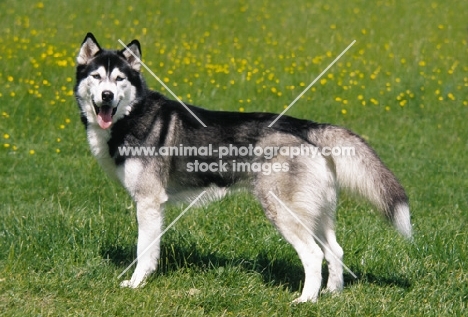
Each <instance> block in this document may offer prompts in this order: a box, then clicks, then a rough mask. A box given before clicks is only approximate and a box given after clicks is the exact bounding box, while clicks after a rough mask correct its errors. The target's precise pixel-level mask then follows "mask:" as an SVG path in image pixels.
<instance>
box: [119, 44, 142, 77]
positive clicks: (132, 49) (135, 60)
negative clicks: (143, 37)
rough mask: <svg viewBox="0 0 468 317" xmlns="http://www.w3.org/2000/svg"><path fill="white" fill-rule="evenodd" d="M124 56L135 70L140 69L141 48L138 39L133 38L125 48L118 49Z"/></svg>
mask: <svg viewBox="0 0 468 317" xmlns="http://www.w3.org/2000/svg"><path fill="white" fill-rule="evenodd" d="M120 52H121V53H122V55H123V56H124V57H125V59H126V60H127V62H128V63H129V64H130V66H131V67H132V68H133V69H134V70H136V71H138V72H139V71H140V68H141V48H140V42H138V40H133V41H132V42H130V44H128V45H127V47H126V48H124V49H123V50H121V51H120Z"/></svg>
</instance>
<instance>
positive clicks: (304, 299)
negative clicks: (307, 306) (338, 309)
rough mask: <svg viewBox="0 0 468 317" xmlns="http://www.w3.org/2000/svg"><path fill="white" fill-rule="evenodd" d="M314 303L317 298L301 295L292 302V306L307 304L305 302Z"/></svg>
mask: <svg viewBox="0 0 468 317" xmlns="http://www.w3.org/2000/svg"><path fill="white" fill-rule="evenodd" d="M316 301H317V296H305V295H301V296H300V297H298V298H296V299H295V300H293V301H292V303H293V304H299V303H307V302H311V303H315V302H316Z"/></svg>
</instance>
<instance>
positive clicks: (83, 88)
mask: <svg viewBox="0 0 468 317" xmlns="http://www.w3.org/2000/svg"><path fill="white" fill-rule="evenodd" d="M140 58H141V50H140V43H139V42H138V41H137V40H133V41H132V42H131V43H130V44H128V45H127V48H125V49H123V50H120V51H110V50H104V49H102V48H101V47H100V46H99V44H98V42H97V41H96V39H95V37H94V36H93V34H91V33H88V34H87V35H86V37H85V39H84V41H83V44H82V45H81V49H80V52H79V54H78V58H77V68H76V86H75V95H76V98H77V101H78V104H79V105H80V108H81V119H82V121H83V122H84V123H85V124H86V125H99V127H101V128H102V129H108V128H109V127H110V126H112V124H113V123H114V122H116V121H117V120H119V119H120V118H122V117H123V116H125V115H128V114H129V113H130V111H131V107H132V103H133V102H134V101H135V99H136V96H137V94H138V93H141V91H140V90H141V89H143V87H144V81H143V78H142V76H141V73H140V67H141V62H140V61H141V60H140Z"/></svg>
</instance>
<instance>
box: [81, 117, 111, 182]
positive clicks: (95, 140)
mask: <svg viewBox="0 0 468 317" xmlns="http://www.w3.org/2000/svg"><path fill="white" fill-rule="evenodd" d="M87 134H88V143H89V146H90V148H91V153H92V154H93V155H94V157H95V158H96V159H97V161H98V162H99V165H101V167H102V169H103V170H104V171H105V172H106V173H107V174H108V175H109V176H110V177H111V178H113V179H115V180H117V174H116V165H115V161H114V159H113V158H112V157H111V156H110V154H109V145H108V144H107V142H108V141H109V139H110V137H111V135H110V129H108V130H103V129H101V128H100V127H99V126H97V125H94V124H91V125H90V126H88V130H87Z"/></svg>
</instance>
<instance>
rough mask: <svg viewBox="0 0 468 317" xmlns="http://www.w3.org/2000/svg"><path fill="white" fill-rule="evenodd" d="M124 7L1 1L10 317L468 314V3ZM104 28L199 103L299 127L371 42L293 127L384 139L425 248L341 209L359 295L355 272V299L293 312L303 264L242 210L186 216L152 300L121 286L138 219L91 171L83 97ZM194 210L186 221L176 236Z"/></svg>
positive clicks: (108, 38) (168, 240) (107, 40)
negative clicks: (77, 84)
mask: <svg viewBox="0 0 468 317" xmlns="http://www.w3.org/2000/svg"><path fill="white" fill-rule="evenodd" d="M125 2H126V3H124V2H121V3H122V4H120V5H119V6H115V5H113V4H111V2H105V1H102V2H98V1H89V0H87V1H82V2H79V1H67V2H60V3H56V2H53V1H42V2H27V1H26V2H24V1H23V2H16V1H12V0H6V1H3V2H2V3H1V4H0V12H1V13H0V17H1V19H0V21H1V22H0V26H1V27H0V65H1V68H0V139H1V142H0V146H1V148H0V175H1V181H2V184H3V186H2V190H1V192H0V314H1V315H5V316H35V315H41V316H65V315H70V316H115V315H116V316H133V315H136V316H202V315H208V316H366V315H368V316H376V315H380V316H423V315H424V316H443V315H445V316H461V315H462V314H463V312H464V311H466V309H467V304H468V264H467V261H468V257H467V245H468V236H467V230H466V226H467V220H468V200H467V193H466V188H468V180H467V175H468V167H467V164H466V153H467V150H468V143H467V142H468V128H467V125H466V118H467V117H468V97H467V87H468V67H467V63H466V56H467V53H468V50H467V31H466V27H467V24H466V16H464V15H463V13H464V12H467V11H468V3H465V2H463V1H451V2H445V1H431V2H427V1H407V2H404V1H391V0H383V1H376V2H372V1H355V2H352V3H351V2H349V1H335V2H329V4H324V3H318V2H310V1H296V2H295V3H294V4H292V3H290V2H287V1H273V0H271V1H263V2H261V3H260V2H258V3H256V2H253V1H250V2H249V1H240V2H238V1H162V3H158V4H156V3H154V2H151V1H147V3H139V4H137V3H135V2H134V1H125ZM199 2H200V3H199ZM88 31H92V32H93V33H94V34H95V35H96V37H97V38H98V40H100V43H101V44H102V45H103V46H105V47H115V48H118V47H119V44H118V42H117V40H118V39H122V40H123V41H124V42H127V43H128V42H130V41H131V40H132V39H133V38H138V39H139V40H140V41H141V43H142V48H143V57H144V61H145V62H146V63H147V64H148V66H150V67H151V68H152V69H153V70H154V72H155V73H156V74H158V76H160V77H161V78H162V79H164V78H167V79H166V80H168V82H167V84H168V85H169V87H171V89H172V90H173V91H175V92H176V93H177V94H178V95H179V96H181V97H182V98H183V100H185V101H187V102H191V103H194V104H197V105H202V106H205V107H207V108H210V109H224V110H240V111H272V112H280V111H282V110H283V109H284V106H287V105H288V104H289V103H290V102H291V101H292V100H293V99H294V98H295V97H296V96H297V95H298V94H299V93H300V92H301V91H302V90H303V89H304V87H305V86H307V85H308V84H309V83H310V82H311V81H312V80H313V79H314V78H315V77H316V76H317V75H318V74H319V73H320V72H321V71H322V70H323V69H325V68H326V67H327V66H328V64H329V63H330V62H331V61H332V60H333V59H334V58H335V56H337V55H338V54H339V53H340V52H341V51H342V50H343V49H344V48H345V47H346V46H347V45H349V43H351V42H352V41H353V40H356V41H357V42H356V44H355V45H354V46H353V47H352V48H351V49H350V50H349V52H348V53H347V54H345V55H344V56H343V58H342V59H340V61H339V62H338V63H337V64H336V65H335V66H333V67H332V68H331V69H330V71H329V72H328V73H327V74H326V75H325V76H324V77H323V80H321V81H319V82H317V83H316V85H315V86H314V87H313V88H312V90H311V91H308V92H307V93H306V94H305V95H304V97H303V98H302V99H301V100H299V101H298V102H297V103H296V104H295V105H294V107H292V108H291V109H290V111H289V112H288V114H290V115H293V116H296V117H301V118H308V119H311V120H315V121H319V122H332V123H335V124H340V125H343V126H346V127H348V128H350V129H352V130H354V131H356V132H357V133H359V134H361V135H363V136H364V137H365V138H366V139H367V140H368V141H369V143H370V144H371V145H372V146H373V147H374V148H375V149H376V151H377V152H378V153H379V154H380V155H381V157H382V159H383V160H384V161H385V162H386V163H387V164H388V165H389V166H390V167H391V169H392V170H393V171H394V172H395V173H396V174H397V176H398V177H399V179H400V180H401V181H402V183H403V184H404V186H405V188H406V189H407V191H408V194H409V197H410V199H411V207H412V216H413V223H414V233H415V235H414V242H413V243H407V242H405V241H404V240H403V239H401V238H400V237H399V236H398V235H397V234H396V233H395V232H394V230H392V229H391V228H389V227H387V226H386V225H385V223H384V222H383V221H381V219H379V217H378V216H375V214H374V213H373V211H372V208H371V207H370V206H369V205H367V204H365V203H362V202H356V201H354V200H351V199H348V198H347V197H342V200H341V204H340V208H339V210H338V223H337V235H338V240H339V241H340V243H341V245H342V247H343V249H344V250H345V263H346V264H347V265H348V266H349V267H350V268H351V269H352V270H353V272H355V273H356V274H357V276H358V279H354V278H353V277H352V276H351V275H349V274H346V275H345V281H346V285H345V289H344V291H343V293H342V294H340V295H338V296H330V295H322V296H321V297H320V299H319V302H318V303H315V304H303V305H296V306H294V305H291V304H290V302H291V300H293V299H294V298H295V297H297V296H298V294H299V292H300V290H301V287H302V283H303V271H302V268H301V265H300V262H299V259H298V258H297V255H296V254H295V252H294V250H293V249H292V248H291V247H290V246H289V245H288V244H287V243H285V241H284V240H283V239H282V238H281V237H280V236H279V235H278V234H277V233H276V231H275V230H274V229H273V228H272V226H271V225H270V224H269V223H268V222H267V220H266V219H265V217H264V216H263V214H262V211H261V209H260V207H259V205H258V203H257V202H255V201H254V200H253V199H252V198H251V197H250V196H248V195H246V194H240V195H236V196H232V197H230V198H227V199H225V200H223V201H221V202H217V203H214V204H212V205H210V206H207V207H205V208H194V209H191V210H190V211H189V212H187V214H186V215H185V216H184V217H183V218H182V219H181V220H180V221H179V222H178V223H177V224H176V225H175V226H174V228H172V229H171V230H169V231H168V232H167V234H166V235H165V236H164V237H163V242H162V250H163V252H162V253H163V254H162V258H161V262H160V268H159V270H158V272H157V273H156V274H154V276H152V277H151V279H150V281H149V282H148V284H147V285H146V287H144V288H142V289H138V290H129V289H121V288H119V286H118V285H119V282H120V280H119V279H117V276H118V275H119V274H120V273H121V272H122V271H123V270H124V268H125V267H126V266H127V265H128V264H129V263H130V262H131V261H132V260H133V258H134V255H135V243H136V232H137V231H136V230H137V228H136V221H135V209H134V206H133V205H132V202H131V200H130V198H129V197H128V196H127V194H126V193H125V192H124V191H123V190H122V189H121V188H120V187H119V186H118V185H117V184H113V183H112V182H111V181H109V180H108V179H107V177H106V176H105V175H104V173H103V172H102V171H101V170H100V169H99V167H98V166H97V163H96V162H95V160H94V158H92V157H91V154H90V153H89V150H88V146H87V142H86V136H85V132H84V129H83V127H82V125H81V123H80V122H79V116H78V110H77V106H76V104H75V102H74V99H73V96H72V94H71V91H72V88H73V78H74V60H75V56H76V54H77V52H78V49H79V45H80V43H81V41H82V40H83V38H84V36H85V34H86V32H88ZM145 74H146V77H147V81H148V84H149V85H150V86H151V87H153V88H154V89H157V90H162V91H163V89H162V88H161V86H160V85H159V84H158V82H157V81H156V80H154V79H153V78H152V77H151V76H149V74H148V73H147V72H146V73H145ZM163 92H164V91H163ZM181 210H182V209H181V208H178V207H170V208H168V210H167V216H166V223H167V224H168V223H169V222H170V221H172V219H174V218H175V217H176V216H177V215H178V214H179V213H180V212H181ZM128 274H130V272H129V273H128ZM128 274H127V275H128Z"/></svg>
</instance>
